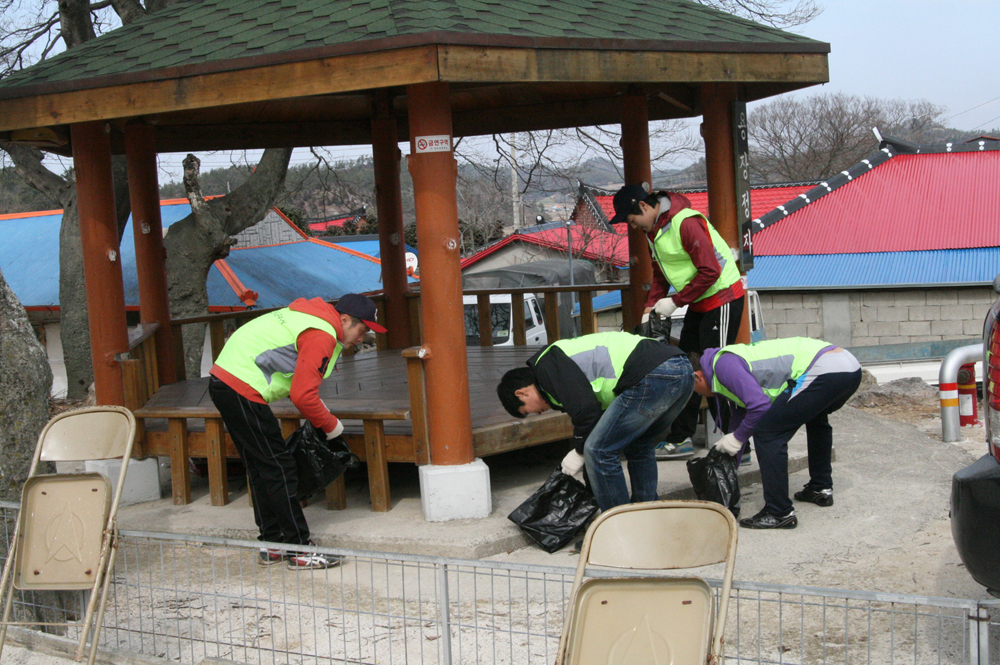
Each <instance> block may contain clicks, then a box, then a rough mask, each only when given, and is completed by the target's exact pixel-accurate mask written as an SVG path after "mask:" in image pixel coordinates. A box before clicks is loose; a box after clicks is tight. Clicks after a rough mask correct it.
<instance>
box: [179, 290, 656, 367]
mask: <svg viewBox="0 0 1000 665" xmlns="http://www.w3.org/2000/svg"><path fill="white" fill-rule="evenodd" d="M609 291H621V294H622V318H623V322H624V329H625V330H632V328H634V327H635V326H636V324H638V321H632V315H631V314H632V293H631V291H629V285H628V284H627V283H605V284H581V285H577V286H522V287H516V288H501V289H466V290H464V291H463V292H462V295H465V296H476V301H477V308H478V312H479V331H480V332H479V335H480V345H481V346H492V345H493V335H492V329H493V328H492V324H491V323H490V296H493V295H507V296H510V297H511V298H510V301H511V302H510V305H511V314H510V319H511V326H512V329H511V333H512V336H513V338H514V344H515V345H516V346H524V345H526V344H527V338H526V335H525V332H526V331H525V325H524V295H525V294H534V295H535V296H539V297H541V298H543V299H544V303H545V304H544V318H545V332H546V334H547V335H548V341H549V342H554V341H556V340H557V339H561V338H562V337H563V336H564V335H563V333H565V332H567V331H563V330H561V329H560V328H561V326H560V323H559V298H558V297H548V296H550V295H551V296H557V295H558V294H560V293H575V294H576V295H577V299H578V302H579V303H580V322H581V333H582V334H584V335H586V334H589V333H593V332H597V319H596V315H595V313H594V294H595V293H601V292H609ZM515 295H519V296H521V297H520V298H515V297H514V296H515ZM369 297H370V298H371V299H372V300H374V301H375V302H376V303H380V302H383V301H384V300H385V295H384V294H373V295H369ZM406 299H407V302H408V304H409V311H410V343H411V345H412V346H420V345H421V344H422V343H423V338H422V336H421V332H420V292H419V291H411V292H409V293H407V294H406ZM275 309H278V308H273V309H252V310H244V311H238V312H226V313H222V314H206V315H203V316H192V317H188V318H184V319H174V320H173V321H171V323H170V325H171V332H172V337H173V340H174V357H175V358H176V360H177V362H176V364H177V367H178V373H179V376H178V379H184V378H186V376H185V375H184V341H183V338H182V334H181V330H182V326H185V325H188V324H193V323H204V324H206V325H208V330H209V338H210V340H211V346H212V360H215V359H216V358H218V356H219V352H220V351H222V346H223V344H225V341H226V335H225V327H224V322H226V321H237V322H243V321H249V320H250V319H255V318H257V317H258V316H261V315H263V314H267V313H268V312H273V311H274V310H275ZM378 313H379V322H380V323H382V324H383V325H385V324H386V321H385V320H384V317H385V308H384V307H379V309H378ZM460 324H464V320H463V321H461V322H460ZM375 343H376V347H377V348H378V349H379V350H384V349H387V348H388V344H387V341H386V336H385V335H384V334H378V335H376V336H375Z"/></svg>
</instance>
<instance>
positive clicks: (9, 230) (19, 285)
mask: <svg viewBox="0 0 1000 665" xmlns="http://www.w3.org/2000/svg"><path fill="white" fill-rule="evenodd" d="M60 224H62V211H61V210H60V211H57V212H54V213H53V214H50V215H40V216H37V217H27V216H25V217H14V218H9V219H0V238H3V242H0V272H2V273H3V276H4V279H5V280H7V285H8V286H10V288H11V290H12V291H14V295H16V296H17V297H18V299H19V300H20V301H21V304H22V305H24V306H25V307H29V306H30V307H58V306H59V226H60Z"/></svg>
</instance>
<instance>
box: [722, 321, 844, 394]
mask: <svg viewBox="0 0 1000 665" xmlns="http://www.w3.org/2000/svg"><path fill="white" fill-rule="evenodd" d="M828 346H833V345H832V344H830V343H829V342H824V341H823V340H821V339H811V338H809V337H788V338H786V339H768V340H764V341H763V342H757V343H756V344H730V345H729V346H724V347H722V348H721V349H719V352H718V353H716V354H715V358H713V359H712V372H713V375H712V392H714V393H718V394H720V395H722V396H724V397H725V398H726V399H729V400H731V401H733V402H735V403H736V404H737V405H739V406H742V407H745V406H746V404H744V403H743V402H742V401H741V400H740V399H739V398H738V397H736V395H734V394H733V393H732V392H731V391H730V390H729V389H728V388H726V386H724V385H722V384H721V383H720V382H719V375H718V374H716V373H715V364H716V363H717V362H719V358H720V357H722V354H723V353H732V354H733V355H736V356H739V357H740V358H743V360H745V361H746V363H747V365H749V366H750V373H751V374H753V378H754V380H755V381H757V384H758V385H759V386H760V387H761V389H762V390H763V391H764V394H765V395H767V397H768V399H770V400H771V401H772V402H773V401H774V400H775V398H776V397H777V396H778V395H780V394H781V392H782V391H783V390H784V389H785V385H786V384H787V383H788V382H789V381H796V380H798V378H799V377H800V376H802V375H803V374H805V372H806V370H807V369H809V365H811V364H812V361H813V359H814V358H815V357H816V354H818V353H819V352H820V351H822V350H823V349H825V348H826V347H828Z"/></svg>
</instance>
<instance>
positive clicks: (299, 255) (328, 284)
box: [226, 240, 382, 308]
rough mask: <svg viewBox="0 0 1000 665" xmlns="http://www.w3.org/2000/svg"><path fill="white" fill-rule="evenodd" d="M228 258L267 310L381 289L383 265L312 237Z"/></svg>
mask: <svg viewBox="0 0 1000 665" xmlns="http://www.w3.org/2000/svg"><path fill="white" fill-rule="evenodd" d="M352 249H353V248H352ZM226 262H227V263H228V264H229V266H230V267H231V268H232V269H233V272H235V273H236V275H237V276H238V277H239V278H240V281H241V282H243V285H244V286H245V287H247V288H248V289H250V290H251V291H256V292H257V293H259V294H260V297H259V298H258V299H257V305H258V306H259V307H264V308H268V307H284V306H285V305H287V304H288V303H290V302H292V301H293V300H295V299H296V298H322V299H324V300H330V299H333V298H339V297H340V296H342V295H344V294H345V293H363V292H365V291H377V290H378V289H381V288H382V283H381V278H382V266H381V265H380V264H378V263H376V262H374V261H369V260H368V259H363V258H360V257H357V256H353V255H352V254H350V253H348V252H344V251H341V250H339V249H336V248H334V247H326V246H323V245H321V244H319V243H313V242H309V241H308V240H302V241H300V242H293V243H288V244H284V245H273V246H271V247H254V248H251V249H234V250H232V251H231V252H229V256H228V257H227V258H226Z"/></svg>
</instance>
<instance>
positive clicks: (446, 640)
mask: <svg viewBox="0 0 1000 665" xmlns="http://www.w3.org/2000/svg"><path fill="white" fill-rule="evenodd" d="M449 604H450V599H449V598H448V564H446V563H439V564H438V615H439V621H440V622H441V663H442V665H451V618H450V617H449V614H448V610H449V608H448V606H449Z"/></svg>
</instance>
